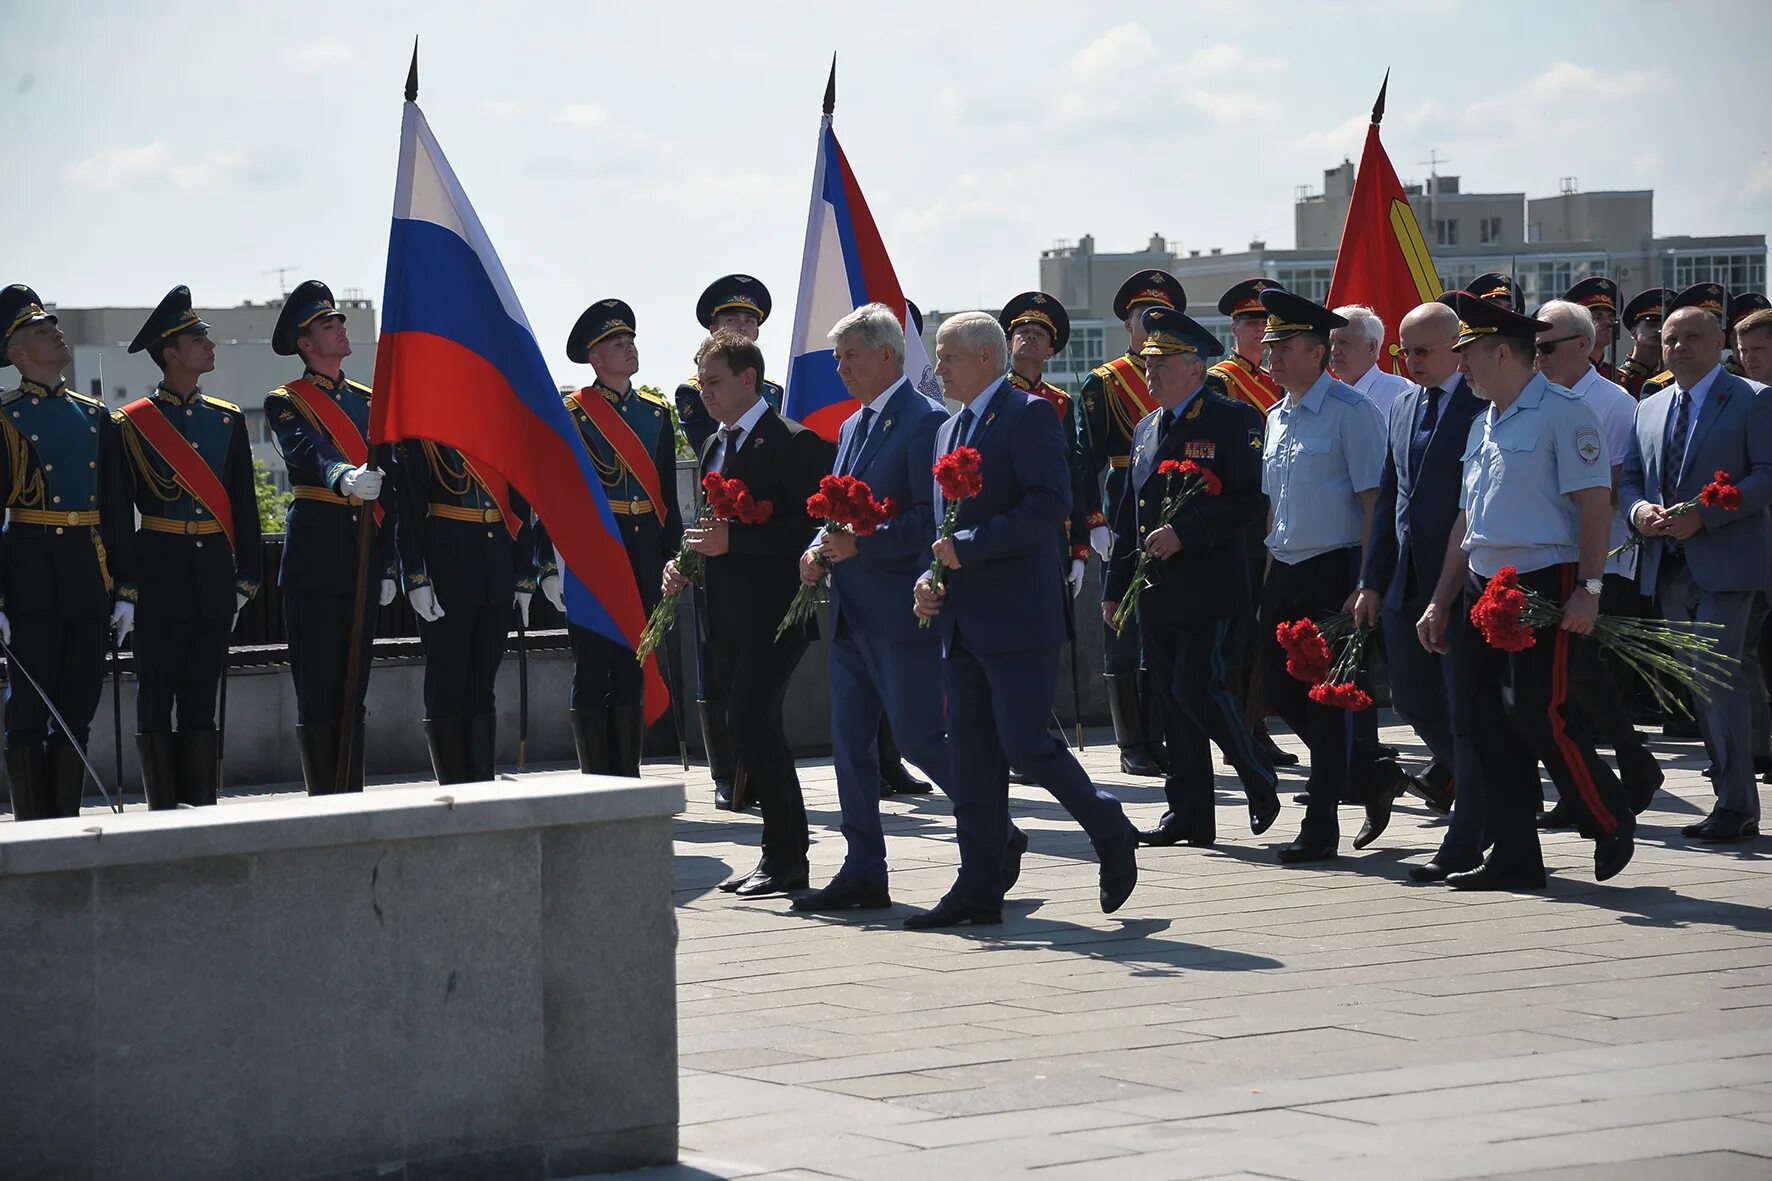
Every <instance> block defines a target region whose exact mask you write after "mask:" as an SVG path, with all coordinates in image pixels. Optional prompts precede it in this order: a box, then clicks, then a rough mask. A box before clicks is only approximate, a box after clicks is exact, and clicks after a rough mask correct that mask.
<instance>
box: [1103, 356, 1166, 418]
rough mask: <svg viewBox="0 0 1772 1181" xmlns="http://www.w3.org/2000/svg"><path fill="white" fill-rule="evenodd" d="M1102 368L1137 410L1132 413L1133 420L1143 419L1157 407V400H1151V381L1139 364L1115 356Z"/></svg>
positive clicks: (1128, 403) (1132, 407) (1131, 406)
mask: <svg viewBox="0 0 1772 1181" xmlns="http://www.w3.org/2000/svg"><path fill="white" fill-rule="evenodd" d="M1102 368H1104V369H1106V370H1107V371H1108V374H1109V375H1110V376H1112V377H1113V379H1114V384H1115V385H1117V386H1119V387H1120V391H1121V395H1122V396H1123V397H1124V398H1125V400H1126V403H1127V405H1128V406H1129V407H1130V408H1131V409H1132V410H1134V411H1135V413H1134V414H1133V415H1132V421H1133V422H1135V423H1136V422H1138V421H1140V420H1142V419H1143V418H1144V416H1145V415H1147V414H1149V413H1150V412H1151V411H1153V410H1155V409H1156V408H1157V404H1156V402H1154V401H1152V400H1151V387H1150V383H1149V382H1147V381H1146V380H1145V376H1144V374H1143V373H1142V372H1140V371H1139V368H1138V366H1137V365H1134V364H1133V363H1132V362H1131V361H1129V360H1127V359H1126V358H1125V357H1115V358H1114V359H1113V360H1112V361H1109V362H1108V363H1107V364H1106V365H1104V366H1102Z"/></svg>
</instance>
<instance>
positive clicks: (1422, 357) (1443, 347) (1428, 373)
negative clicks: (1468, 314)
mask: <svg viewBox="0 0 1772 1181" xmlns="http://www.w3.org/2000/svg"><path fill="white" fill-rule="evenodd" d="M1398 337H1399V339H1400V341H1401V343H1402V346H1403V363H1404V364H1405V365H1407V366H1408V367H1409V376H1410V377H1411V378H1412V379H1414V380H1415V381H1418V382H1420V383H1421V384H1422V385H1424V386H1439V387H1440V388H1442V389H1444V388H1445V387H1446V385H1447V383H1449V382H1450V381H1451V380H1452V375H1453V374H1455V373H1457V372H1458V354H1457V353H1455V352H1453V351H1452V342H1453V341H1455V340H1457V339H1458V313H1457V312H1455V311H1453V310H1452V309H1451V308H1449V307H1447V306H1446V305H1445V304H1443V303H1424V304H1422V305H1421V306H1420V307H1418V308H1416V309H1415V310H1414V311H1412V312H1410V313H1409V314H1408V315H1407V316H1404V317H1403V323H1402V326H1401V327H1400V328H1399V329H1398Z"/></svg>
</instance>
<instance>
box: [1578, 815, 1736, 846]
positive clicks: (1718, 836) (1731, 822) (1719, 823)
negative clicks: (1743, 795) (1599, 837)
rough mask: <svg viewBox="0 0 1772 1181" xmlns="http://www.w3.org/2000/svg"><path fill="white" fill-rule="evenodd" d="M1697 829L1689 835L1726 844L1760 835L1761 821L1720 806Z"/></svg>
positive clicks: (1708, 842) (1716, 843) (1715, 843)
mask: <svg viewBox="0 0 1772 1181" xmlns="http://www.w3.org/2000/svg"><path fill="white" fill-rule="evenodd" d="M1692 827H1693V828H1694V829H1696V830H1697V831H1695V832H1691V831H1689V832H1688V835H1689V836H1694V837H1697V838H1698V839H1699V840H1701V841H1704V842H1706V843H1707V844H1712V845H1726V844H1731V843H1733V842H1735V841H1749V840H1752V839H1753V838H1754V837H1757V836H1759V835H1760V822H1759V821H1758V820H1755V819H1754V818H1753V817H1752V816H1749V815H1748V814H1747V813H1746V812H1737V811H1735V810H1734V809H1732V808H1718V809H1717V810H1716V811H1715V812H1712V813H1711V814H1710V815H1709V816H1707V817H1706V818H1705V819H1704V821H1703V822H1702V823H1700V824H1695V825H1693V826H1692ZM1596 856H1597V855H1596Z"/></svg>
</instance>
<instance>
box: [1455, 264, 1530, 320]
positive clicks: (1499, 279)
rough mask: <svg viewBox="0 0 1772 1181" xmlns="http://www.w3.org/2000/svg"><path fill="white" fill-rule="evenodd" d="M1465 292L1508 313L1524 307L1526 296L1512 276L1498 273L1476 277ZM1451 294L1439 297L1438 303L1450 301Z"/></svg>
mask: <svg viewBox="0 0 1772 1181" xmlns="http://www.w3.org/2000/svg"><path fill="white" fill-rule="evenodd" d="M1465 291H1467V292H1469V293H1470V294H1472V295H1474V296H1476V297H1477V298H1478V299H1486V300H1488V301H1489V302H1490V303H1492V304H1494V305H1495V306H1496V307H1500V308H1506V309H1507V310H1508V311H1518V310H1519V309H1520V308H1523V307H1525V306H1526V296H1525V293H1524V292H1522V291H1521V290H1520V285H1519V284H1518V283H1516V282H1514V280H1513V276H1512V275H1504V274H1502V273H1501V272H1500V271H1488V272H1486V273H1484V274H1481V275H1478V276H1477V277H1476V278H1474V279H1472V280H1471V281H1470V283H1469V284H1467V285H1466V286H1465ZM1452 294H1453V293H1452V292H1447V293H1446V294H1445V295H1442V296H1441V297H1440V301H1441V302H1442V303H1446V302H1448V301H1450V300H1451V298H1452ZM1453 310H1455V311H1456V310H1457V309H1456V308H1455V309H1453Z"/></svg>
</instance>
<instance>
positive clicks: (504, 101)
mask: <svg viewBox="0 0 1772 1181" xmlns="http://www.w3.org/2000/svg"><path fill="white" fill-rule="evenodd" d="M480 109H481V110H483V111H485V112H486V113H487V114H489V115H491V116H492V117H493V118H495V119H504V120H507V121H508V120H511V119H515V118H516V117H517V116H518V115H521V114H522V113H523V112H524V111H525V110H527V108H526V107H524V105H523V104H522V103H520V102H517V101H515V100H513V99H508V98H489V99H487V100H486V101H485V102H483V103H481V104H480Z"/></svg>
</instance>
